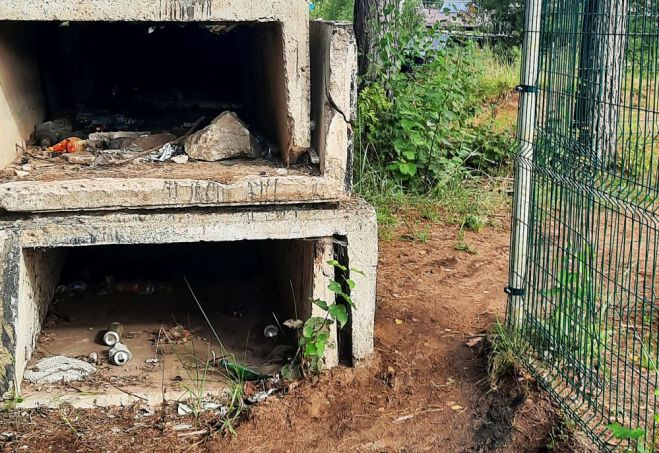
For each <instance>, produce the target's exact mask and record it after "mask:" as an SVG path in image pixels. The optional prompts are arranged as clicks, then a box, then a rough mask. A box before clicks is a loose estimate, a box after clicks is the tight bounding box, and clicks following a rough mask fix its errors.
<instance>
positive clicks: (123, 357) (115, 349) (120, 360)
mask: <svg viewBox="0 0 659 453" xmlns="http://www.w3.org/2000/svg"><path fill="white" fill-rule="evenodd" d="M108 355H109V356H110V362H112V363H114V364H115V365H118V366H123V365H125V364H126V363H127V362H128V361H129V360H130V359H131V358H132V357H133V353H132V352H130V350H129V349H128V346H126V345H125V344H123V343H116V344H115V345H114V346H112V348H110V350H109V351H108Z"/></svg>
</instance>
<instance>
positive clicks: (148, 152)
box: [99, 116, 206, 166]
mask: <svg viewBox="0 0 659 453" xmlns="http://www.w3.org/2000/svg"><path fill="white" fill-rule="evenodd" d="M204 119H206V117H204V116H202V117H201V118H199V119H198V120H197V121H195V122H194V123H193V124H192V126H190V129H188V131H187V132H186V133H185V134H183V135H181V136H180V137H179V138H176V139H174V140H170V141H168V142H166V143H163V144H162V145H159V146H155V147H153V148H149V149H147V150H145V151H142V152H140V153H137V154H135V155H134V156H131V157H129V158H127V159H124V160H118V161H112V162H108V163H106V164H100V165H99V166H109V165H123V164H127V163H129V162H132V161H134V160H135V159H139V158H140V157H144V156H147V155H149V154H151V153H152V152H154V151H158V150H159V149H161V148H162V147H163V146H166V145H177V144H179V143H180V142H182V141H183V140H185V139H186V138H188V137H189V136H190V135H192V133H193V132H194V131H195V129H197V127H199V125H200V124H201V122H202V121H204Z"/></svg>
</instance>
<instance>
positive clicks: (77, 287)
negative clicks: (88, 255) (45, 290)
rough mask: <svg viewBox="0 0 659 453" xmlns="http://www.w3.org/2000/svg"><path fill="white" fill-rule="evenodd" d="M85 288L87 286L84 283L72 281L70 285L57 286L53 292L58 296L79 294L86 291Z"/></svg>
mask: <svg viewBox="0 0 659 453" xmlns="http://www.w3.org/2000/svg"><path fill="white" fill-rule="evenodd" d="M87 287H88V285H87V283H85V282H82V281H73V282H71V283H67V284H66V285H59V286H58V287H57V288H56V289H55V292H56V293H58V294H79V293H84V292H85V291H87Z"/></svg>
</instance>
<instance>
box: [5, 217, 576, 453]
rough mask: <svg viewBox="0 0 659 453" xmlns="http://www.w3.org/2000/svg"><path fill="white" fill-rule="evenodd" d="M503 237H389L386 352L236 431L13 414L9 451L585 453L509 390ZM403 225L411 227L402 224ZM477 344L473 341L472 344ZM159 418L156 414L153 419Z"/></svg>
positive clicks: (530, 389) (123, 417) (131, 417)
mask: <svg viewBox="0 0 659 453" xmlns="http://www.w3.org/2000/svg"><path fill="white" fill-rule="evenodd" d="M500 223H501V224H502V225H504V226H503V227H500V228H488V229H485V230H483V231H481V232H480V233H467V236H466V242H467V243H468V244H469V245H470V246H471V247H472V248H473V249H474V250H475V251H476V253H475V254H470V253H466V252H464V251H458V250H456V249H455V245H456V242H457V241H456V237H457V233H458V228H457V227H455V226H446V225H440V224H433V225H430V226H429V227H428V228H429V230H428V231H429V234H428V238H427V241H426V242H410V241H407V240H405V239H402V238H404V237H407V236H406V235H407V234H409V231H406V230H405V226H402V227H400V228H399V229H398V230H397V231H396V233H395V235H394V239H391V240H388V241H383V242H382V243H381V251H380V270H379V276H378V310H377V314H376V331H375V335H376V339H375V344H376V351H375V356H374V357H373V359H372V361H370V362H369V363H367V364H365V365H364V366H362V367H359V368H356V369H347V368H337V369H334V370H332V371H329V372H326V373H324V374H322V375H321V376H320V377H318V378H313V379H309V380H306V381H303V382H300V383H296V384H295V385H292V386H290V387H289V390H288V392H287V394H286V395H280V396H276V397H272V398H270V399H268V400H266V401H265V402H263V403H261V404H258V405H256V406H253V407H252V409H251V410H250V411H249V414H248V415H246V417H245V419H244V420H243V421H242V423H240V424H238V425H237V427H236V433H235V434H234V435H231V434H227V433H226V431H225V432H224V433H222V431H221V430H215V431H214V432H213V433H212V434H210V435H209V434H207V429H206V428H208V427H211V428H218V426H217V424H216V423H214V421H213V420H212V419H209V418H208V417H205V418H204V419H203V420H201V421H200V422H199V423H200V424H199V425H196V426H192V427H190V428H189V429H180V428H181V426H182V425H183V426H184V425H185V424H186V423H188V424H191V425H194V420H192V418H191V417H178V416H176V415H175V410H174V408H173V407H165V408H163V409H162V410H158V411H156V412H155V413H153V414H148V412H147V411H146V410H144V408H139V407H130V408H123V409H113V410H101V409H99V410H94V411H82V410H74V409H71V408H67V407H62V408H61V409H59V410H40V411H25V412H19V411H11V410H9V411H3V412H2V413H1V414H0V433H2V434H0V445H1V446H2V449H3V451H89V452H92V451H93V452H97V451H250V452H289V451H290V452H298V451H303V452H314V451H341V452H343V451H346V452H347V451H357V452H423V451H432V452H477V451H499V452H542V451H574V447H571V446H570V445H571V443H572V439H569V438H567V439H565V438H563V437H565V436H564V431H563V430H561V429H559V424H560V423H559V420H558V416H557V415H556V414H555V409H554V408H553V407H552V405H551V404H550V403H549V402H548V401H547V400H546V398H545V397H544V396H542V395H541V394H540V393H538V392H537V391H536V390H534V386H533V384H532V383H529V382H528V381H527V380H526V379H525V378H524V377H523V376H511V377H510V378H509V379H508V380H507V382H504V383H503V384H502V385H500V386H499V388H498V390H497V391H494V390H492V389H491V388H490V385H489V383H488V379H487V371H486V366H487V353H488V347H487V341H486V340H485V339H484V337H483V336H482V335H483V333H484V332H485V330H486V329H487V328H488V326H490V325H491V324H492V323H493V322H494V321H495V319H496V318H497V317H498V316H499V317H500V316H502V315H503V312H504V309H505V296H504V294H503V291H502V289H503V287H504V286H505V282H506V274H507V266H508V249H509V244H508V241H509V239H508V238H509V231H508V228H507V226H506V225H507V224H508V220H507V219H506V218H505V217H502V218H501V222H500ZM403 225H404V224H403ZM467 343H469V344H470V345H471V346H470V345H468V344H467ZM145 413H146V414H145Z"/></svg>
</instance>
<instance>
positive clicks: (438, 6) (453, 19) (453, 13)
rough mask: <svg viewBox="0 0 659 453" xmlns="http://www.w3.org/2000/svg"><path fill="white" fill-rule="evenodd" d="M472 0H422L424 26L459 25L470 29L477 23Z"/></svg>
mask: <svg viewBox="0 0 659 453" xmlns="http://www.w3.org/2000/svg"><path fill="white" fill-rule="evenodd" d="M476 12H477V11H476V6H475V5H474V2H473V0H424V1H423V15H424V16H425V20H426V26H428V27H432V26H434V25H436V24H439V26H440V27H442V28H444V27H459V28H462V29H465V30H472V29H474V28H475V27H476V26H477V25H478V20H477V17H476Z"/></svg>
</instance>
